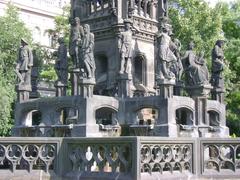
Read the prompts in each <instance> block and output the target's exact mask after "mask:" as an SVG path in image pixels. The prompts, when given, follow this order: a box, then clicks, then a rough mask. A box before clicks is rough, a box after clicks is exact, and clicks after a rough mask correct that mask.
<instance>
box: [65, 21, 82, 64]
mask: <svg viewBox="0 0 240 180" xmlns="http://www.w3.org/2000/svg"><path fill="white" fill-rule="evenodd" d="M83 34H84V32H83V27H82V26H81V25H80V19H79V17H75V18H74V19H72V20H71V34H70V44H69V54H70V55H71V57H72V60H73V66H74V68H79V66H80V59H79V58H80V56H79V48H80V43H81V39H82V37H83Z"/></svg>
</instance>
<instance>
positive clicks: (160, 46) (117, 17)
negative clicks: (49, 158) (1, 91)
mask: <svg viewBox="0 0 240 180" xmlns="http://www.w3.org/2000/svg"><path fill="white" fill-rule="evenodd" d="M167 3H168V1H166V0H158V1H155V0H153V1H145V0H128V1H123V0H118V1H115V0H109V1H105V0H99V1H95V0H89V1H86V0H72V1H71V5H72V7H71V13H70V14H71V18H70V19H72V20H74V21H73V22H72V24H71V37H70V46H69V50H70V55H71V59H72V61H73V67H72V68H70V70H69V73H70V74H71V82H72V83H71V86H72V92H71V96H67V95H66V94H65V93H62V92H61V93H59V94H58V96H57V97H54V98H45V99H44V98H39V99H32V100H28V99H27V98H23V99H21V100H20V101H19V102H18V103H17V104H16V110H15V126H14V128H13V135H15V136H20V137H21V136H31V137H36V136H45V137H52V136H54V137H56V136H57V137H61V139H60V141H61V142H58V143H59V144H60V147H61V148H59V149H58V150H59V154H58V157H59V159H57V160H59V161H57V162H62V164H58V165H59V166H57V167H59V170H58V173H59V174H61V175H62V176H63V177H65V178H69V179H70V178H77V179H81V178H83V179H84V178H85V179H96V178H99V177H100V178H101V179H108V178H110V179H111V178H119V179H135V180H138V179H160V178H162V177H164V178H168V177H169V176H168V174H166V173H165V172H170V173H169V174H173V175H177V177H179V178H181V176H183V177H190V176H191V175H193V174H194V175H196V176H197V177H198V175H202V174H204V173H206V172H207V173H210V175H211V172H212V171H214V172H215V171H218V170H219V169H224V168H225V169H232V170H234V173H236V172H237V171H235V169H239V167H238V166H239V165H237V162H238V161H237V162H235V159H234V158H235V156H236V151H237V152H239V147H240V145H237V144H236V143H235V141H234V143H235V144H234V143H233V144H234V145H231V146H227V147H226V144H224V145H223V146H222V145H221V142H224V143H227V142H229V140H227V139H224V138H227V137H228V136H229V131H228V128H227V126H226V110H225V104H224V102H223V98H221V97H222V95H223V86H222V83H220V82H222V80H223V78H221V77H222V76H221V73H222V69H223V59H224V56H223V51H222V43H221V41H218V42H217V43H216V45H215V47H214V49H213V51H212V53H213V61H212V63H213V69H212V78H211V84H210V83H209V72H208V69H207V66H206V63H205V59H204V53H203V52H200V53H197V52H195V51H194V43H193V42H191V43H189V47H188V49H187V51H186V52H185V54H184V55H183V56H181V54H180V50H181V42H180V40H178V39H176V38H174V37H173V33H172V31H173V27H172V25H171V21H170V19H169V17H168V12H167V11H168V10H167V9H168V8H167V7H168V5H167ZM80 19H81V24H82V26H81V25H80V23H79V22H80ZM60 44H61V45H60V46H59V49H58V52H59V53H58V54H59V56H58V57H59V58H58V61H57V64H56V70H57V71H58V81H59V82H62V83H63V84H64V85H65V83H66V81H65V80H66V76H65V75H66V72H65V71H66V69H61V68H60V67H61V65H60V64H61V63H65V64H64V67H66V61H65V60H66V58H65V57H66V56H65V55H66V54H65V52H66V47H65V46H64V44H63V42H62V41H60ZM25 46H26V43H24V42H23V47H25ZM21 51H22V49H20V52H21ZM24 52H29V54H30V50H29V49H28V48H26V47H25V48H24ZM26 54H27V53H26ZM30 59H31V58H30V55H29V56H28V58H26V60H27V62H30ZM17 67H18V68H17V69H18V73H19V79H20V81H21V82H20V84H23V82H24V81H25V79H24V78H22V73H23V71H20V70H19V66H17ZM30 67H31V64H29V67H28V69H27V70H25V69H24V73H26V72H28V70H29V69H30ZM63 74H65V75H63ZM183 77H184V78H183ZM21 78H22V79H21ZM182 82H184V85H185V86H183V85H182ZM178 83H179V84H181V86H179V84H178ZM211 85H212V86H211ZM23 87H25V86H23ZM176 87H180V88H181V89H185V90H186V91H187V92H188V95H185V96H183V95H181V93H180V91H174V88H176ZM218 89H221V91H218ZM19 90H20V89H18V91H19ZM22 91H23V92H25V91H26V92H29V91H30V89H21V92H22ZM210 92H211V93H212V97H209V96H208V95H209V93H210ZM220 96H221V97H220ZM22 100H24V102H23V101H22ZM63 112H65V113H63ZM120 136H127V137H120ZM129 136H132V137H129ZM136 136H141V137H136ZM146 136H151V137H146ZM65 137H68V138H65ZM73 137H75V138H73ZM77 137H81V138H77ZM100 137H102V139H101V138H100ZM113 137H114V138H113ZM117 137H118V138H117ZM214 137H215V138H216V139H214V140H213V139H212V138H214ZM99 138H100V139H101V141H98V140H99ZM170 140H171V141H170ZM216 140H217V142H216V143H215V142H214V141H216ZM123 141H124V142H123ZM231 142H232V141H231ZM213 144H214V145H213ZM0 148H1V147H0ZM214 148H215V149H214ZM220 151H221V153H220ZM66 152H67V153H66ZM131 153H132V154H133V155H132V154H131ZM134 153H136V154H134ZM224 153H225V154H224ZM228 153H230V154H232V153H235V155H228ZM130 154H131V156H129V155H130ZM193 154H194V155H193ZM223 156H224V158H222V157H223ZM233 156H234V158H233ZM62 157H64V158H62ZM225 158H228V160H226V161H225ZM139 159H140V160H139ZM44 162H45V161H44ZM63 162H64V163H63ZM65 162H66V164H65ZM218 162H219V163H218ZM216 164H217V165H216ZM233 167H234V168H233ZM129 169H130V170H129ZM203 169H204V170H203ZM60 171H61V172H60ZM219 171H220V170H219ZM123 172H124V173H123ZM64 173H65V174H64ZM238 173H239V172H238ZM238 173H236V174H238ZM132 174H134V175H132ZM189 174H190V175H189ZM223 174H224V172H223ZM170 176H171V175H170ZM171 178H173V176H171ZM174 178H176V177H174Z"/></svg>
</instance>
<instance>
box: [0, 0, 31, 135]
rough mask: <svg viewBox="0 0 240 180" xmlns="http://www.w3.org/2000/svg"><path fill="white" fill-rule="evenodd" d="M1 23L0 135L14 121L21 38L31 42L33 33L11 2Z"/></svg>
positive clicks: (5, 133) (3, 133)
mask: <svg viewBox="0 0 240 180" xmlns="http://www.w3.org/2000/svg"><path fill="white" fill-rule="evenodd" d="M0 24H1V26H0V59H1V61H0V136H6V135H9V133H10V129H11V126H12V122H13V111H12V106H13V103H14V99H15V97H16V96H15V91H14V89H15V84H16V75H15V73H14V69H15V65H16V59H17V53H18V48H19V46H20V39H21V38H24V39H26V40H27V41H29V42H31V33H30V31H29V30H28V29H27V28H26V27H25V25H24V23H23V22H22V21H20V20H19V17H18V11H17V9H16V8H15V7H14V6H12V5H11V4H8V8H7V10H6V13H5V15H4V16H2V17H0Z"/></svg>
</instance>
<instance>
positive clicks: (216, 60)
mask: <svg viewBox="0 0 240 180" xmlns="http://www.w3.org/2000/svg"><path fill="white" fill-rule="evenodd" d="M223 45H224V41H223V40H217V42H216V44H215V46H214V48H213V50H212V77H211V84H212V86H213V87H215V88H222V89H223V88H224V82H223V77H222V72H223V68H224V52H223Z"/></svg>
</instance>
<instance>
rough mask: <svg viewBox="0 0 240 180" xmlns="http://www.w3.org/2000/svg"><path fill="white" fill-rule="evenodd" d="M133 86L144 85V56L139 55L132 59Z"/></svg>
mask: <svg viewBox="0 0 240 180" xmlns="http://www.w3.org/2000/svg"><path fill="white" fill-rule="evenodd" d="M133 69H134V84H143V85H146V80H145V79H146V60H145V56H144V55H143V54H141V53H139V54H138V55H137V56H136V57H135V58H134V67H133Z"/></svg>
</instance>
